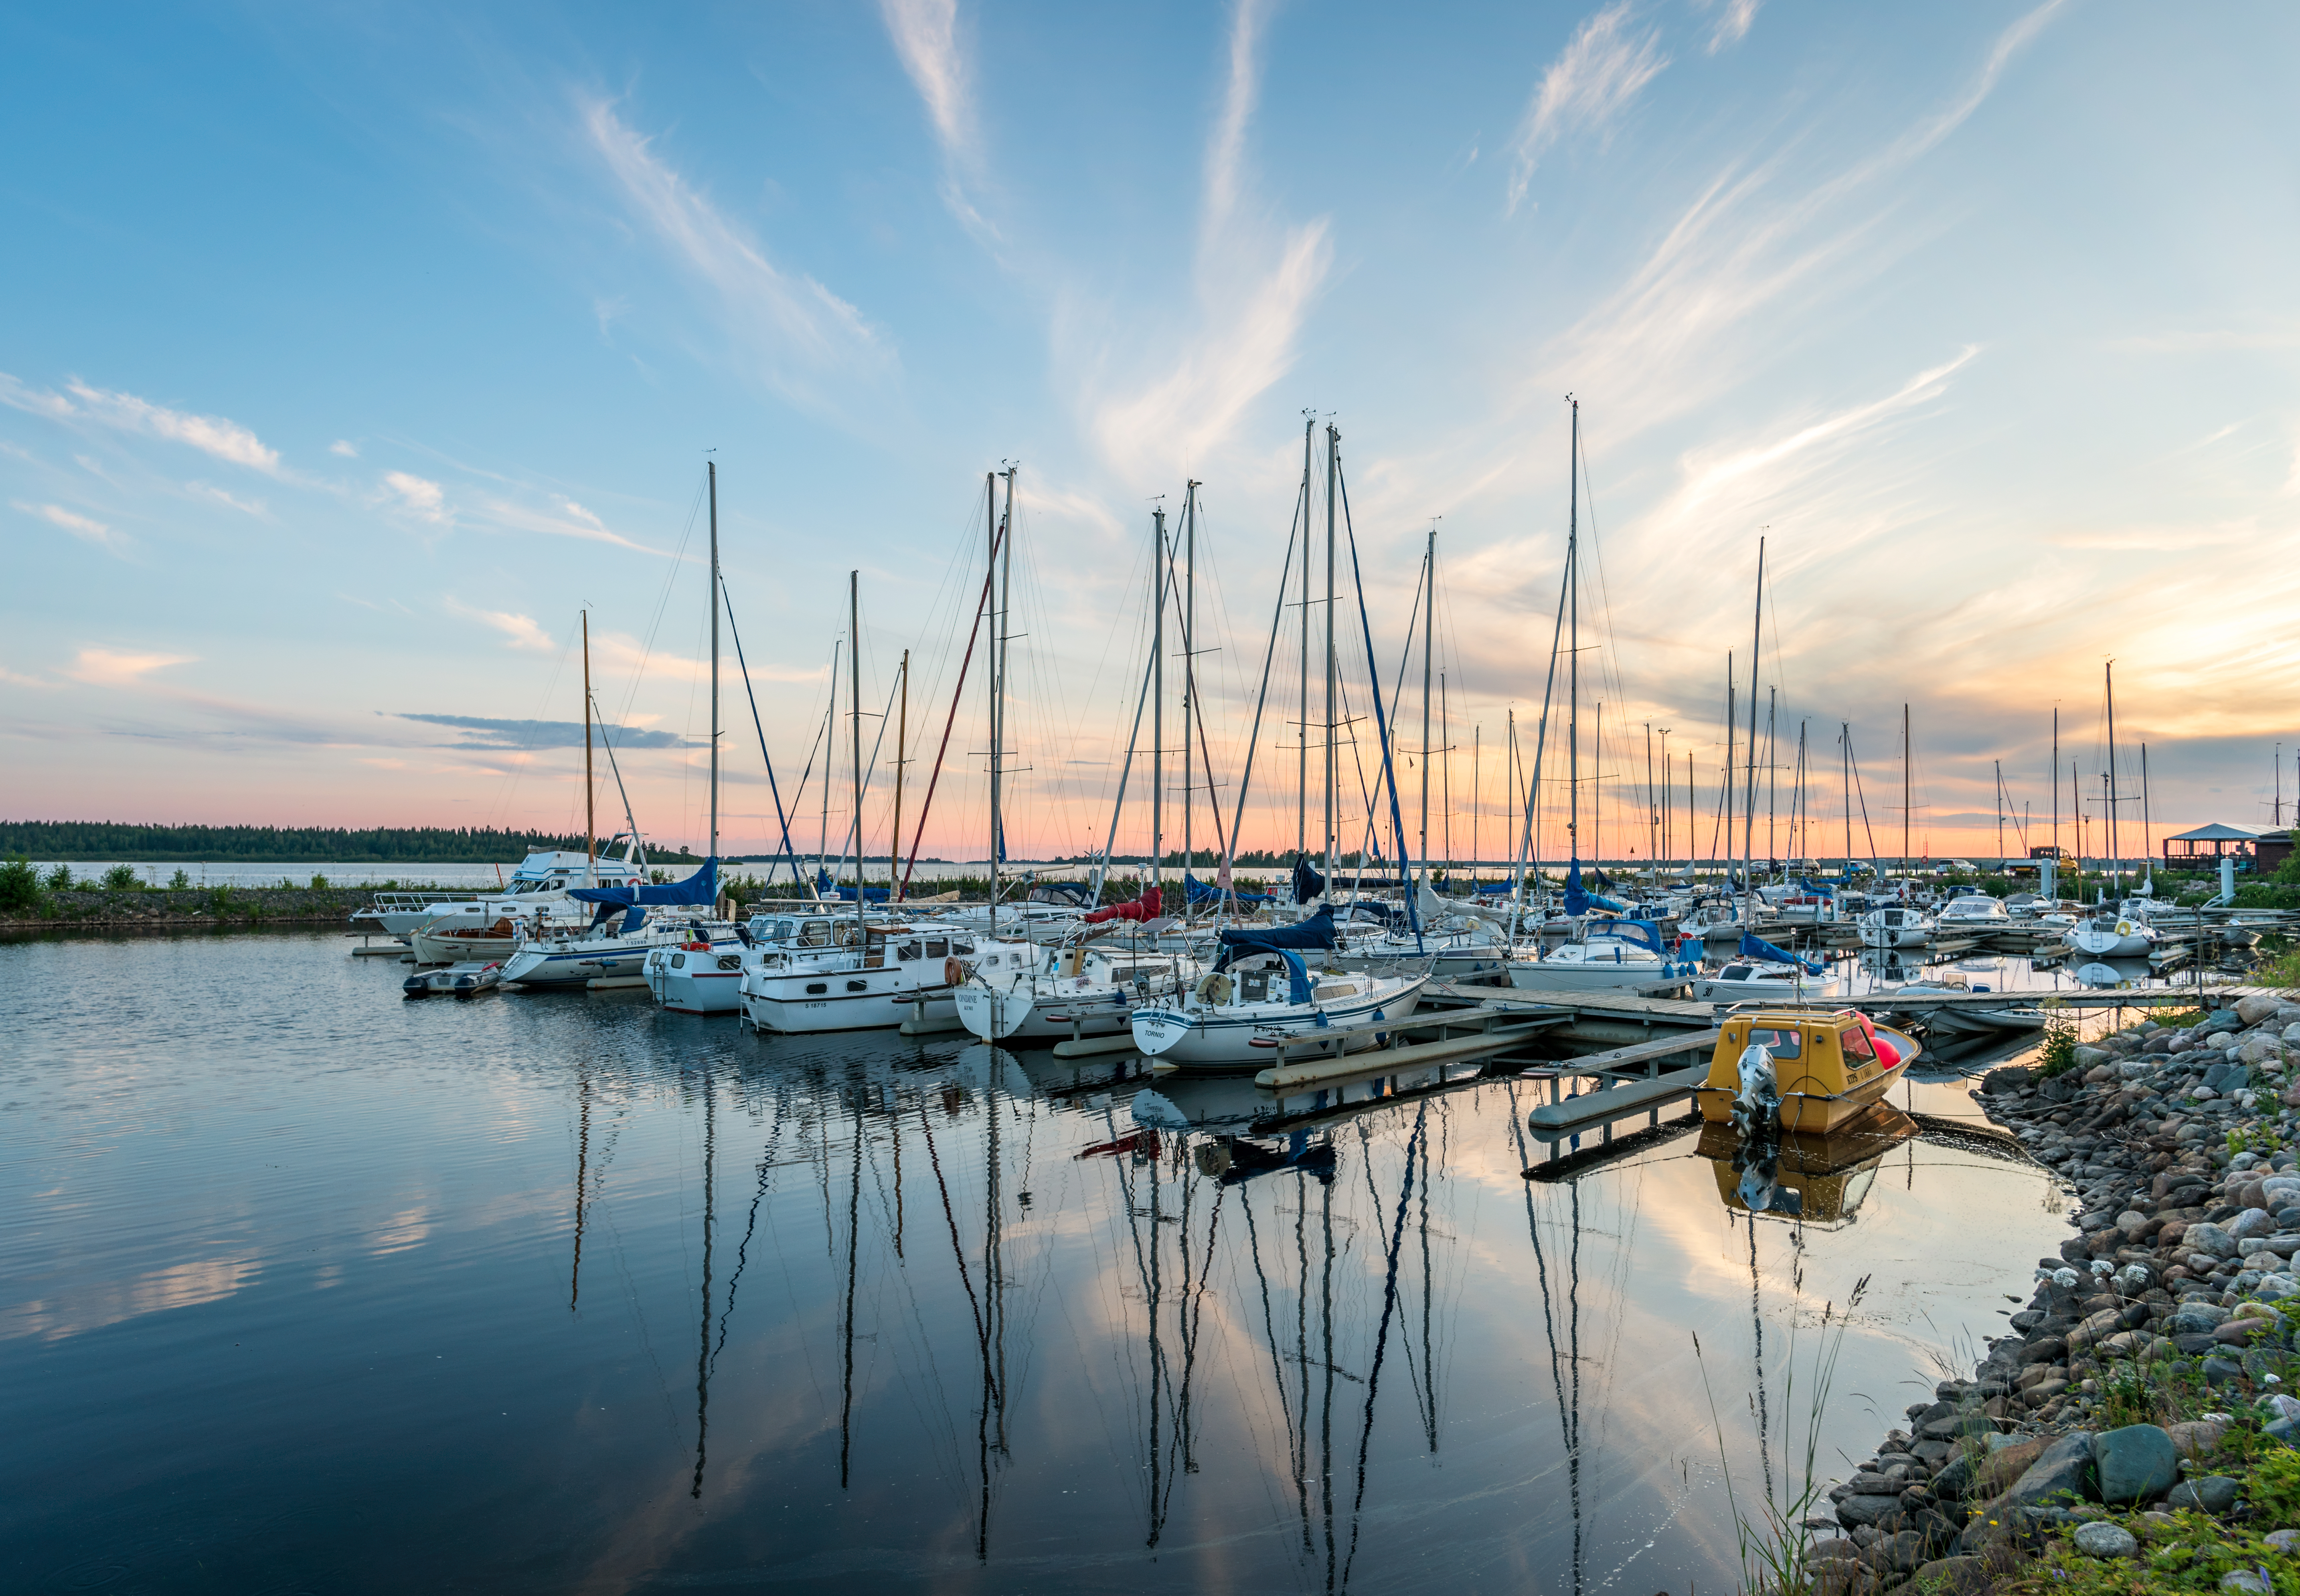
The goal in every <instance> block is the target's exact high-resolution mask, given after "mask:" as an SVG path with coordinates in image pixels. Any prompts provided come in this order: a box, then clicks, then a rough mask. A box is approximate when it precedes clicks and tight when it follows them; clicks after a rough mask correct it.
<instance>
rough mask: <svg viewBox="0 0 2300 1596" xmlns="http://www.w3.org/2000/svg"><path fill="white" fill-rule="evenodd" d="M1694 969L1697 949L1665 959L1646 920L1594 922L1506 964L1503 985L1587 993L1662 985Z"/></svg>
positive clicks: (1657, 930)
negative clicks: (1566, 939) (1567, 938)
mask: <svg viewBox="0 0 2300 1596" xmlns="http://www.w3.org/2000/svg"><path fill="white" fill-rule="evenodd" d="M1699 968H1700V954H1699V952H1698V949H1697V947H1696V950H1695V952H1694V953H1693V955H1692V957H1691V958H1689V959H1688V960H1685V961H1684V962H1682V963H1680V962H1679V961H1677V960H1672V959H1671V958H1670V956H1669V953H1668V952H1667V951H1666V950H1665V949H1663V946H1662V941H1661V928H1660V927H1658V926H1656V925H1654V923H1653V922H1652V921H1651V920H1628V919H1594V920H1589V921H1587V922H1586V923H1585V924H1584V925H1583V926H1582V927H1581V935H1579V938H1577V939H1576V940H1575V941H1572V942H1569V943H1565V944H1564V945H1563V946H1562V947H1555V948H1550V949H1547V950H1546V951H1544V952H1539V953H1537V954H1536V955H1535V956H1534V957H1532V958H1529V959H1512V960H1510V961H1509V980H1510V985H1512V986H1514V987H1517V988H1519V989H1521V990H1523V991H1531V992H1589V991H1602V990H1604V989H1606V988H1609V987H1622V986H1638V985H1646V984H1649V983H1654V982H1659V981H1666V980H1670V979H1672V978H1674V977H1679V976H1689V975H1693V974H1695V973H1696V972H1697V971H1698V970H1699Z"/></svg>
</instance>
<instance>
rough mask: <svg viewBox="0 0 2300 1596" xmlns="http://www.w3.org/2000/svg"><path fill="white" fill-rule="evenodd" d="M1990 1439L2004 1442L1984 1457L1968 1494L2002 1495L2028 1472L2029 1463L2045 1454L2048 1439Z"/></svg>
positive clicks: (2032, 1437)
mask: <svg viewBox="0 0 2300 1596" xmlns="http://www.w3.org/2000/svg"><path fill="white" fill-rule="evenodd" d="M1988 1440H1989V1442H1992V1443H1993V1442H1998V1441H2003V1442H2005V1444H2004V1445H2003V1446H1998V1447H1995V1449H1994V1450H1993V1451H1990V1452H1989V1453H1988V1455H1987V1456H1986V1457H1984V1458H1982V1459H1981V1460H1980V1463H1979V1467H1977V1468H1976V1469H1975V1470H1974V1472H1973V1485H1972V1488H1971V1489H1970V1490H1968V1491H1967V1492H1965V1494H1966V1495H1968V1496H1971V1497H1973V1498H1976V1499H1978V1500H1988V1498H1990V1497H1993V1496H1998V1495H2002V1494H2003V1493H2004V1492H2005V1491H2007V1490H2009V1489H2011V1487H2012V1484H2013V1481H2015V1480H2017V1479H2019V1478H2020V1477H2021V1475H2024V1474H2026V1473H2028V1472H2029V1465H2030V1464H2032V1463H2034V1462H2035V1461H2036V1460H2037V1459H2038V1458H2040V1457H2042V1456H2044V1453H2045V1445H2046V1438H2045V1437H2044V1436H2042V1435H2032V1436H2029V1438H2027V1439H2026V1440H2021V1441H2013V1440H2011V1439H2009V1438H2008V1437H2005V1436H2002V1435H1992V1436H1990V1437H1988Z"/></svg>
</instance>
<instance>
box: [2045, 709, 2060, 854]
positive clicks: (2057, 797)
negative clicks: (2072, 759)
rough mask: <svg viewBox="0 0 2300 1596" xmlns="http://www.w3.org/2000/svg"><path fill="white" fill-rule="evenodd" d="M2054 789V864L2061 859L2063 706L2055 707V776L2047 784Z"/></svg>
mask: <svg viewBox="0 0 2300 1596" xmlns="http://www.w3.org/2000/svg"><path fill="white" fill-rule="evenodd" d="M2045 785H2046V786H2048V787H2050V788H2052V789H2053V862H2054V864H2058V863H2059V862H2060V858H2061V706H2060V705H2058V704H2054V706H2053V776H2052V779H2051V780H2050V781H2047V782H2046V784H2045Z"/></svg>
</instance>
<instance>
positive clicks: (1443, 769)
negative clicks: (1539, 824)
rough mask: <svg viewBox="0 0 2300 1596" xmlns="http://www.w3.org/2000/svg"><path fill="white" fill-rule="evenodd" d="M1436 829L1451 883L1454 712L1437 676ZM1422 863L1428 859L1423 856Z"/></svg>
mask: <svg viewBox="0 0 2300 1596" xmlns="http://www.w3.org/2000/svg"><path fill="white" fill-rule="evenodd" d="M1438 760H1439V761H1440V762H1439V764H1438V778H1439V780H1438V830H1439V831H1440V832H1441V833H1443V838H1442V840H1443V842H1444V843H1445V845H1446V880H1447V881H1448V882H1451V881H1452V880H1453V879H1454V712H1453V709H1452V706H1451V705H1450V704H1449V703H1448V702H1447V701H1446V673H1445V672H1444V671H1442V670H1441V671H1439V672H1438ZM1423 857H1424V860H1425V862H1426V860H1427V857H1428V856H1427V855H1426V854H1425V855H1424V856H1423Z"/></svg>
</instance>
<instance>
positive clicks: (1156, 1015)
mask: <svg viewBox="0 0 2300 1596" xmlns="http://www.w3.org/2000/svg"><path fill="white" fill-rule="evenodd" d="M1428 983H1429V977H1427V976H1415V977H1412V978H1411V979H1410V980H1407V981H1404V982H1401V983H1398V984H1396V985H1390V984H1388V983H1384V984H1382V987H1381V988H1378V989H1377V990H1376V991H1374V992H1372V993H1362V994H1358V995H1354V996H1352V997H1346V998H1337V999H1334V1000H1332V1001H1330V1002H1324V1003H1313V1004H1307V1005H1305V1004H1298V1003H1239V1004H1235V1005H1229V1004H1225V1005H1221V1006H1219V1007H1213V1008H1180V1007H1163V1008H1154V1009H1138V1010H1135V1012H1134V1016H1133V1020H1132V1028H1133V1031H1134V1045H1135V1046H1136V1048H1137V1049H1138V1050H1139V1051H1140V1052H1145V1053H1148V1054H1151V1055H1152V1056H1154V1057H1155V1058H1158V1059H1160V1060H1163V1061H1164V1062H1167V1063H1170V1064H1180V1065H1185V1066H1188V1065H1198V1066H1202V1067H1204V1066H1214V1067H1221V1066H1229V1067H1236V1066H1239V1065H1248V1064H1252V1065H1262V1064H1267V1063H1269V1062H1270V1061H1271V1060H1272V1059H1273V1058H1274V1057H1275V1056H1276V1055H1275V1054H1274V1053H1272V1052H1271V1050H1270V1049H1269V1048H1268V1047H1256V1046H1255V1045H1254V1039H1255V1038H1256V1037H1262V1038H1265V1039H1267V1038H1270V1037H1273V1036H1277V1035H1284V1036H1285V1037H1287V1038H1288V1040H1289V1041H1293V1040H1295V1039H1303V1040H1307V1039H1310V1038H1313V1037H1314V1036H1315V1035H1316V1034H1317V1033H1318V1032H1319V1031H1320V1030H1322V1029H1325V1028H1328V1027H1351V1026H1356V1025H1363V1024H1364V1023H1366V1022H1368V1021H1370V1020H1374V1019H1377V1018H1379V1019H1385V1020H1396V1021H1401V1022H1402V1021H1404V1019H1405V1018H1406V1017H1407V1016H1409V1015H1411V1014H1412V1013H1413V1009H1414V1005H1415V1004H1417V1003H1419V1002H1421V989H1422V987H1423V986H1424V985H1428ZM1385 1040H1386V1038H1385V1036H1384V1035H1383V1034H1382V1033H1379V1032H1359V1033H1357V1034H1356V1035H1354V1036H1350V1037H1344V1038H1338V1039H1337V1040H1335V1041H1333V1042H1330V1043H1328V1044H1327V1046H1326V1049H1325V1051H1324V1052H1322V1053H1320V1052H1313V1051H1311V1050H1310V1049H1308V1048H1306V1047H1296V1048H1289V1049H1288V1060H1289V1061H1290V1062H1294V1063H1301V1062H1305V1061H1306V1060H1309V1059H1313V1058H1319V1057H1332V1056H1336V1055H1338V1054H1340V1053H1343V1052H1361V1051H1363V1050H1364V1049H1366V1048H1370V1047H1378V1046H1380V1045H1381V1044H1382V1043H1383V1042H1384V1041H1385Z"/></svg>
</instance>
